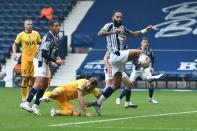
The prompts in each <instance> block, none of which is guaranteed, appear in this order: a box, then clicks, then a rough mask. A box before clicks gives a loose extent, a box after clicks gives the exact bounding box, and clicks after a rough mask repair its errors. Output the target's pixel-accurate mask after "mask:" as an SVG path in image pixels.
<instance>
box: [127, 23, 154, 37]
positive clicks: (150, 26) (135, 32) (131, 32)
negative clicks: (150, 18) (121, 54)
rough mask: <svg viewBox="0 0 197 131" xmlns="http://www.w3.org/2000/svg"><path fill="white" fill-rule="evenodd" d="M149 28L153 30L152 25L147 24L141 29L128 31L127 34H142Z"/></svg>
mask: <svg viewBox="0 0 197 131" xmlns="http://www.w3.org/2000/svg"><path fill="white" fill-rule="evenodd" d="M151 30H153V27H152V25H149V26H147V27H146V28H145V29H143V30H141V31H129V32H128V35H129V36H139V35H142V34H144V33H146V32H148V31H151Z"/></svg>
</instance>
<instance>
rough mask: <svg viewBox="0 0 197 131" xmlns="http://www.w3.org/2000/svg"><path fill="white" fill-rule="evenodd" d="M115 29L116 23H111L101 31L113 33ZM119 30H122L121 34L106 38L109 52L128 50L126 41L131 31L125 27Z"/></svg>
mask: <svg viewBox="0 0 197 131" xmlns="http://www.w3.org/2000/svg"><path fill="white" fill-rule="evenodd" d="M115 28H116V27H115V26H114V23H112V22H111V23H107V24H105V25H104V27H103V28H102V29H101V30H103V31H107V32H111V31H114V30H115ZM119 28H120V29H121V33H119V34H112V35H108V36H106V39H107V51H108V52H113V53H115V52H116V51H121V50H124V49H125V48H126V43H125V41H126V38H127V35H128V34H129V32H130V30H128V29H127V28H126V27H124V26H120V27H119Z"/></svg>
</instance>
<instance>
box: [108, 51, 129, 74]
mask: <svg viewBox="0 0 197 131" xmlns="http://www.w3.org/2000/svg"><path fill="white" fill-rule="evenodd" d="M128 56H129V50H123V51H120V56H117V55H116V54H114V53H110V58H109V63H110V65H111V66H112V76H114V74H116V73H117V72H123V71H124V64H125V63H126V62H127V61H128Z"/></svg>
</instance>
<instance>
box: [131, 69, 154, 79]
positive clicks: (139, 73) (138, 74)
mask: <svg viewBox="0 0 197 131" xmlns="http://www.w3.org/2000/svg"><path fill="white" fill-rule="evenodd" d="M151 76H152V72H151V68H150V67H148V68H146V69H144V70H142V71H141V70H135V69H134V68H133V71H132V73H131V75H130V80H131V81H136V79H137V78H138V77H141V78H142V79H143V80H147V79H148V78H150V77H151Z"/></svg>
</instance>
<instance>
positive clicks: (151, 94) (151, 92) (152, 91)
mask: <svg viewBox="0 0 197 131" xmlns="http://www.w3.org/2000/svg"><path fill="white" fill-rule="evenodd" d="M153 93H154V88H149V97H150V98H152V97H153Z"/></svg>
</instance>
